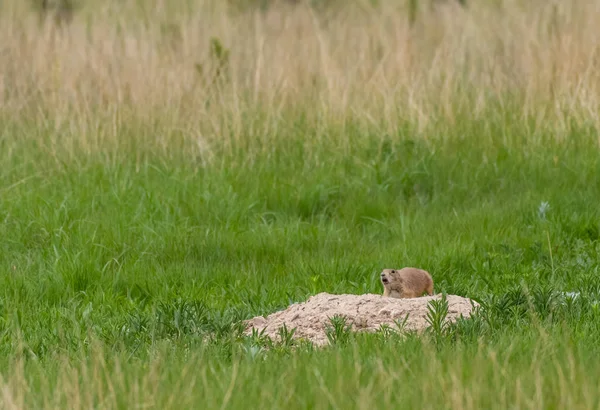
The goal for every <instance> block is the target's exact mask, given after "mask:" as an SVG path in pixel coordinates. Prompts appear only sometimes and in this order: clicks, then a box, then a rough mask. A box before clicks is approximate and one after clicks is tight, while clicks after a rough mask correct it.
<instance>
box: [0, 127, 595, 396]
mask: <svg viewBox="0 0 600 410" xmlns="http://www.w3.org/2000/svg"><path fill="white" fill-rule="evenodd" d="M497 127H498V129H499V128H500V127H502V124H497ZM350 131H351V132H352V129H350ZM312 132H314V130H311V129H310V128H305V129H301V130H300V131H299V132H298V133H297V134H292V135H290V136H289V137H288V139H287V140H286V142H285V144H283V143H282V144H280V145H279V146H277V145H276V146H273V147H272V150H273V152H274V153H275V155H274V156H273V157H272V158H271V159H269V158H262V157H260V154H257V156H256V157H255V158H254V160H253V161H252V163H245V162H244V155H243V154H242V153H240V154H238V155H235V154H234V155H231V156H223V158H222V164H219V165H211V166H207V167H203V168H199V167H198V164H197V163H195V162H194V161H193V160H190V159H188V160H185V159H183V158H182V157H178V156H176V155H173V156H171V155H161V154H155V155H152V154H149V155H147V156H146V157H145V158H144V159H143V161H140V162H138V161H136V160H135V156H134V155H131V154H133V153H134V151H129V152H122V153H115V154H112V155H111V157H110V158H104V157H102V156H94V155H92V156H86V157H82V158H77V159H75V158H70V159H64V160H56V159H55V158H43V157H44V155H42V154H41V152H40V151H39V148H34V147H30V148H29V150H28V151H26V152H25V151H23V153H22V155H21V156H20V159H19V161H18V162H16V161H14V157H9V156H7V155H3V156H2V168H3V169H4V170H5V171H4V173H3V180H2V186H3V187H5V188H3V194H2V196H1V199H0V201H1V202H0V209H1V220H2V225H1V229H2V231H1V232H0V233H1V238H2V240H1V242H0V243H1V248H2V252H1V254H0V266H1V269H2V271H1V272H0V289H2V291H1V304H0V314H1V316H0V318H1V320H0V332H1V333H0V335H1V337H0V351H2V356H3V357H5V358H6V359H5V360H4V362H5V364H6V366H8V367H5V371H4V376H3V377H5V378H8V379H9V380H10V379H11V378H15V377H16V376H15V373H12V372H11V369H13V368H14V366H24V373H23V376H22V380H21V379H19V378H18V377H17V378H16V379H15V380H13V382H14V383H19V382H22V383H27V384H28V386H29V387H28V389H29V393H28V394H27V395H26V396H25V397H24V399H23V400H24V401H25V403H27V404H28V405H31V406H33V407H37V406H38V405H41V404H44V405H45V406H57V407H62V406H63V405H67V406H75V407H77V404H76V403H72V402H69V400H71V398H70V397H71V395H72V394H74V393H73V392H74V391H77V392H78V393H77V394H80V395H81V396H82V398H81V400H88V401H87V402H84V403H83V404H81V406H83V407H87V406H88V404H89V405H90V406H92V405H93V406H100V407H103V406H108V407H127V405H131V404H132V403H133V402H137V401H138V400H139V401H140V402H144V401H148V403H149V404H152V405H153V406H156V407H162V408H164V407H163V406H167V405H168V406H169V407H171V406H173V408H175V407H177V408H181V407H182V406H183V407H197V406H207V408H212V407H219V406H220V404H221V403H222V402H223V400H227V401H228V405H229V406H231V407H232V408H238V407H240V408H241V407H245V406H246V405H247V404H248V403H250V402H249V401H248V400H252V401H251V402H252V403H256V404H257V405H258V404H260V405H261V406H262V405H264V406H267V407H274V408H281V407H284V406H292V407H294V408H330V407H334V408H352V407H357V408H362V407H367V406H373V405H376V406H378V407H379V406H384V405H386V406H388V405H394V406H398V405H400V404H402V405H407V406H409V407H422V406H425V407H426V408H429V407H431V408H440V407H444V406H446V405H448V406H451V407H454V408H490V407H498V408H506V407H507V406H510V405H512V404H515V405H516V406H517V407H531V406H530V405H532V406H533V407H539V408H563V407H562V406H561V405H560V400H565V403H568V404H569V405H570V406H575V407H577V406H581V407H582V408H590V407H588V406H590V405H591V406H592V407H597V406H598V404H599V403H598V399H599V396H598V395H597V393H596V392H595V384H594V383H595V380H596V379H595V375H597V371H598V369H597V368H595V367H594V366H595V365H594V364H593V363H595V360H592V359H591V358H593V357H595V355H597V354H598V352H599V350H598V348H597V346H598V344H597V343H598V341H599V340H600V337H599V336H600V311H599V310H598V305H597V304H596V303H597V302H596V301H595V300H596V299H595V298H597V297H598V291H599V285H598V253H599V250H600V248H599V245H598V236H599V225H598V208H597V207H596V206H595V199H596V198H598V196H599V195H600V192H599V191H600V185H599V184H598V183H597V181H596V175H597V173H598V171H600V169H599V162H598V157H597V150H596V148H595V142H594V141H592V140H591V137H592V136H591V135H588V134H587V133H586V132H583V131H582V132H577V131H575V132H574V134H573V138H572V139H573V141H575V140H576V141H577V142H576V143H575V142H572V143H563V144H560V145H559V144H552V143H548V144H546V145H539V146H535V147H531V148H529V147H526V146H520V147H519V146H518V145H516V144H515V145H514V146H510V145H503V144H501V143H488V142H485V143H480V142H479V141H480V140H481V134H477V133H474V132H473V133H471V134H465V135H463V137H462V138H463V141H462V142H460V143H456V142H444V141H443V140H441V139H439V140H434V141H432V142H430V143H425V142H423V141H420V140H418V139H415V138H411V137H410V135H408V134H402V135H395V136H389V137H385V138H382V136H379V135H375V134H374V135H372V136H369V135H366V136H365V135H356V136H355V137H356V138H357V140H360V144H361V146H359V147H356V148H352V149H351V150H350V152H338V151H337V150H336V149H335V148H330V149H328V148H322V147H319V146H314V147H312V148H311V152H310V154H311V155H306V153H305V152H302V151H301V150H300V149H299V148H298V147H299V146H300V144H301V142H302V138H303V135H304V134H310V133H312ZM515 138H516V136H515ZM450 141H454V139H452V140H450ZM555 156H558V158H559V159H558V161H556V162H555V161H554V157H555ZM320 158H323V159H320ZM542 202H547V203H548V204H549V208H548V209H547V210H546V211H544V210H543V209H541V208H540V206H541V204H542ZM407 265H414V266H420V267H423V268H426V269H428V270H429V271H430V272H432V274H433V276H434V279H435V283H436V291H438V292H447V293H450V294H457V295H462V296H467V297H472V298H474V299H476V300H478V301H480V302H482V303H484V304H485V306H488V309H489V310H488V311H486V313H485V314H481V317H479V318H478V319H477V320H476V321H474V322H465V323H461V324H459V325H457V326H455V327H453V328H452V329H450V330H448V331H446V332H443V333H442V334H438V335H432V336H431V338H432V339H429V338H428V337H426V338H425V341H422V340H420V339H418V338H410V339H409V340H408V341H404V340H401V339H395V338H393V337H392V339H390V340H391V341H389V342H387V343H384V342H382V340H383V339H384V338H385V335H375V336H373V337H367V336H365V337H361V338H358V339H357V340H354V339H351V340H352V342H351V343H350V345H347V346H346V347H343V346H342V347H333V348H331V349H327V350H326V351H325V352H318V351H314V350H313V349H308V350H306V348H302V347H301V348H300V349H299V350H296V351H292V350H290V349H289V348H288V347H285V346H281V347H279V348H276V349H275V351H273V352H269V351H266V350H264V345H263V343H262V342H261V341H256V340H255V341H253V340H252V339H244V338H241V336H239V334H238V333H237V332H238V331H239V330H238V329H239V328H238V327H237V326H236V322H237V321H238V320H240V319H246V318H250V317H253V316H254V315H258V314H268V313H270V312H273V311H276V310H278V309H282V308H284V307H285V306H287V305H288V304H289V303H291V302H298V301H302V300H305V299H306V298H308V297H309V296H310V295H312V294H315V293H317V292H330V293H355V294H359V293H365V292H371V293H380V292H381V291H382V289H381V285H380V284H379V282H378V280H377V274H378V272H379V270H380V269H382V268H384V267H399V266H407ZM527 290H529V292H528V291H527ZM559 291H576V292H581V297H580V298H579V299H576V300H575V301H574V302H571V303H570V304H565V303H561V300H560V299H559V298H557V295H555V294H554V292H559ZM529 297H530V298H531V299H528V298H529ZM528 300H530V301H531V304H529V303H528ZM469 323H470V324H469ZM539 333H541V334H543V335H545V336H544V337H540V335H539ZM428 340H429V341H428ZM98 349H99V351H100V352H101V353H94V352H97V351H98ZM491 357H493V358H494V359H493V360H492V359H491ZM65 360H66V362H64V361H65ZM63 362H64V363H65V364H64V365H62V363H63ZM590 364H591V365H592V367H591V368H590V367H588V365H590ZM153 366H154V367H153ZM69 369H76V370H69ZM150 369H154V370H152V371H151V370H150ZM72 371H76V372H77V373H76V374H78V375H79V376H78V378H75V379H73V378H74V377H75V376H73V375H72V374H71V372H72ZM64 378H66V379H68V380H70V381H69V382H67V381H65V382H64V385H65V386H69V387H68V388H66V387H65V388H64V389H63V388H62V386H63V382H62V380H63V379H64ZM53 383H54V384H53ZM55 383H60V384H61V385H60V388H59V386H58V385H56V384H55ZM88 383H91V384H89V385H88ZM571 383H575V387H572V385H571ZM230 386H233V389H234V390H233V394H228V391H229V390H228V389H229V388H230ZM54 389H59V390H61V389H62V390H61V393H60V394H59V396H53V394H52V393H51V392H52V391H54ZM71 390H73V391H71ZM144 392H145V393H144ZM185 392H187V393H185ZM13 394H17V393H15V392H13ZM146 394H147V395H148V397H146V398H144V397H145V396H146ZM563 394H564V395H566V396H563ZM60 395H63V396H60ZM137 395H140V397H138V396H137ZM538 395H541V396H540V397H543V401H541V402H539V401H538V398H537V397H538ZM53 400H58V401H56V402H54V401H53ZM103 400H107V402H104V401H103ZM424 403H425V404H424ZM503 403H504V404H503ZM88 408H89V407H88Z"/></svg>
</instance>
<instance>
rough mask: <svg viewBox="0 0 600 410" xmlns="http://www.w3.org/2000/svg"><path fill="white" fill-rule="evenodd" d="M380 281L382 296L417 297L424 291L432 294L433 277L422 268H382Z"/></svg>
mask: <svg viewBox="0 0 600 410" xmlns="http://www.w3.org/2000/svg"><path fill="white" fill-rule="evenodd" d="M381 283H382V284H383V296H386V297H390V298H418V297H420V296H422V295H423V293H425V292H427V294H428V295H433V279H432V278H431V275H430V274H429V272H427V271H424V270H423V269H418V268H402V269H384V270H383V271H382V272H381Z"/></svg>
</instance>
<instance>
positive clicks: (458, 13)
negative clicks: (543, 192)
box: [0, 0, 600, 151]
mask: <svg viewBox="0 0 600 410" xmlns="http://www.w3.org/2000/svg"><path fill="white" fill-rule="evenodd" d="M188 3H190V2H184V1H182V0H179V1H175V2H169V1H167V0H152V1H148V2H143V4H144V6H143V7H142V6H140V5H139V4H140V3H139V2H135V1H125V2H122V1H107V2H93V1H90V2H86V3H84V4H83V6H82V7H81V9H79V10H77V11H76V13H75V16H74V19H73V21H72V22H71V24H70V25H68V27H65V28H62V29H57V28H56V27H54V26H53V25H52V24H50V23H47V24H40V21H39V16H38V15H37V14H35V13H34V12H33V11H32V10H31V7H30V6H29V3H27V2H21V1H17V0H10V1H6V2H4V3H3V11H2V13H1V14H0V33H1V35H2V38H3V39H4V43H3V48H2V56H3V58H2V59H1V60H0V96H1V97H0V98H2V114H3V115H4V116H5V117H6V118H10V119H11V121H15V120H18V121H28V122H30V121H32V120H35V121H37V122H38V123H39V124H42V126H43V127H44V129H45V130H50V131H55V132H56V133H58V132H60V133H61V134H62V144H71V145H73V146H77V147H82V148H85V149H87V150H91V151H93V150H95V149H96V148H100V147H103V146H106V145H105V144H109V145H112V144H113V143H115V142H117V141H118V138H119V134H120V131H119V130H121V129H122V128H123V127H128V126H131V124H132V121H135V123H138V124H144V127H147V130H146V132H145V133H143V132H141V133H139V134H140V135H145V136H144V137H140V138H150V139H153V140H155V142H162V143H163V144H167V142H165V141H168V140H169V138H166V137H169V136H170V135H172V134H173V133H177V135H178V136H179V137H181V136H183V139H184V140H185V141H187V142H190V143H191V145H189V146H190V147H192V146H195V147H198V148H200V149H205V148H206V147H207V146H210V144H224V146H225V147H227V146H228V145H231V143H235V141H237V140H238V139H240V138H248V137H256V138H267V139H269V138H276V137H280V136H281V134H282V133H281V127H283V126H284V125H285V120H286V119H292V120H294V119H295V118H298V114H300V113H302V114H303V115H305V116H306V118H308V120H309V121H312V124H313V125H314V129H315V130H317V132H316V134H317V135H315V136H313V138H315V137H316V138H318V137H319V135H318V134H319V133H318V130H319V129H320V128H322V127H330V126H340V127H343V126H344V125H345V124H347V123H348V122H349V121H352V122H353V123H354V124H358V125H360V126H362V127H366V128H370V129H374V130H376V131H381V132H393V131H394V130H395V129H397V127H398V126H399V125H401V124H403V123H405V122H410V123H411V124H413V125H414V126H415V127H416V129H418V130H420V131H421V132H422V134H423V135H424V136H427V131H428V130H430V129H431V128H430V126H431V125H432V124H433V123H434V122H435V121H437V120H440V119H441V120H442V121H445V122H448V123H450V124H451V123H452V122H453V121H455V120H456V119H457V118H459V117H460V116H465V115H467V116H469V118H479V119H484V118H485V116H487V115H489V110H490V109H492V108H494V109H496V108H498V107H505V106H507V105H509V104H516V106H517V110H516V111H510V110H508V109H507V112H508V111H510V112H511V113H513V114H517V115H524V116H528V117H530V118H533V119H535V120H536V121H537V124H538V125H540V126H541V127H542V128H546V127H552V128H553V129H555V130H556V135H557V136H558V137H560V136H561V135H563V131H565V130H566V128H567V122H568V121H576V122H578V123H580V124H590V125H595V126H596V125H598V121H599V119H598V114H597V113H598V109H599V103H600V102H599V98H600V97H598V96H599V95H600V75H599V74H598V73H599V72H600V71H599V70H598V68H599V67H598V65H599V59H598V50H599V46H598V44H597V41H596V39H597V37H598V34H599V33H600V29H599V28H598V26H597V21H598V17H600V7H599V6H600V4H599V2H598V1H591V2H589V1H587V2H586V1H582V0H578V1H574V2H563V1H550V2H547V1H533V2H521V1H517V0H504V1H500V2H495V3H496V4H494V2H473V4H471V5H470V6H469V8H467V9H462V8H461V7H460V6H458V5H456V4H454V3H448V4H444V5H440V6H438V7H437V8H435V9H433V8H422V9H421V10H420V14H419V16H418V21H417V24H416V25H415V26H413V27H411V26H410V25H409V23H408V19H407V10H406V9H405V7H404V6H397V5H395V4H396V3H395V2H391V1H390V2H383V3H385V4H383V5H381V6H380V7H378V8H372V7H370V6H367V5H365V4H362V2H357V3H356V4H353V5H348V6H346V7H344V8H343V9H341V10H337V11H335V12H329V14H319V13H317V12H316V11H314V10H311V9H310V8H308V7H307V6H305V5H302V4H300V5H296V6H293V5H289V4H281V5H278V6H275V7H272V8H271V9H270V10H268V11H266V12H264V13H262V12H246V13H232V12H230V11H228V10H227V9H226V6H225V5H224V3H221V2H210V1H198V2H196V4H195V5H190V4H188ZM211 38H218V39H219V41H220V42H221V43H222V44H223V45H224V47H225V48H227V49H228V50H229V52H230V58H229V65H228V73H229V80H227V81H224V82H223V83H222V84H221V85H220V86H219V87H218V88H217V87H215V86H211V85H210V84H206V82H205V81H202V77H201V76H200V74H199V72H198V67H199V65H202V68H203V71H204V72H210V70H211V69H214V68H215V64H214V63H215V61H214V58H213V59H211V51H210V41H211ZM208 101H210V103H208ZM514 120H515V121H516V120H518V118H514ZM342 134H343V133H342ZM68 137H70V138H68ZM307 138H308V139H309V138H311V137H310V136H307ZM342 142H343V141H342ZM207 144H208V145H207Z"/></svg>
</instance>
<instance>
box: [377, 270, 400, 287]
mask: <svg viewBox="0 0 600 410" xmlns="http://www.w3.org/2000/svg"><path fill="white" fill-rule="evenodd" d="M400 282H402V277H401V276H400V273H399V272H398V270H397V269H384V270H383V271H382V272H381V284H382V285H383V287H384V288H386V287H388V286H389V285H390V284H391V283H400Z"/></svg>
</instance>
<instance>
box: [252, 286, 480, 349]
mask: <svg viewBox="0 0 600 410" xmlns="http://www.w3.org/2000/svg"><path fill="white" fill-rule="evenodd" d="M440 298H441V294H438V295H434V296H424V297H419V298H411V299H395V298H389V297H383V296H381V295H373V294H365V295H332V294H329V293H319V294H317V295H315V296H312V297H310V298H309V299H308V300H307V301H306V302H303V303H295V304H293V305H291V306H289V307H288V308H287V309H285V310H282V311H279V312H275V313H273V314H271V315H269V316H267V317H266V318H265V317H263V316H257V317H255V318H253V319H250V320H248V321H246V322H245V324H246V331H245V333H246V334H248V335H251V334H252V329H253V328H256V330H258V331H259V332H260V331H262V330H263V329H265V328H266V330H265V333H264V334H265V335H267V336H269V337H271V338H272V339H273V340H274V341H275V340H279V328H280V327H282V326H283V325H284V324H285V325H286V327H287V328H288V330H291V329H292V328H296V331H295V333H294V338H305V339H307V340H310V341H311V342H313V343H314V344H315V345H318V346H322V345H326V344H327V343H328V341H327V336H326V334H325V328H326V326H330V325H331V321H330V318H331V317H333V316H335V315H342V316H344V317H345V318H346V323H348V324H351V325H352V330H353V331H367V332H375V331H377V330H378V329H379V327H380V326H381V325H382V324H388V325H390V326H392V327H396V325H395V323H394V321H396V320H398V321H400V322H403V321H404V319H405V317H406V314H408V320H407V321H406V323H405V329H407V330H422V329H425V328H426V327H427V326H428V323H427V321H426V317H427V312H428V310H427V305H428V303H429V302H430V301H431V300H434V299H440ZM446 300H447V301H448V315H447V316H446V320H448V321H454V320H456V319H457V318H459V317H460V316H461V315H463V316H464V317H468V316H470V314H471V310H472V305H471V301H470V300H469V299H465V298H463V297H460V296H455V295H447V296H446ZM473 304H474V305H475V306H477V305H478V304H477V302H475V301H473Z"/></svg>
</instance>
